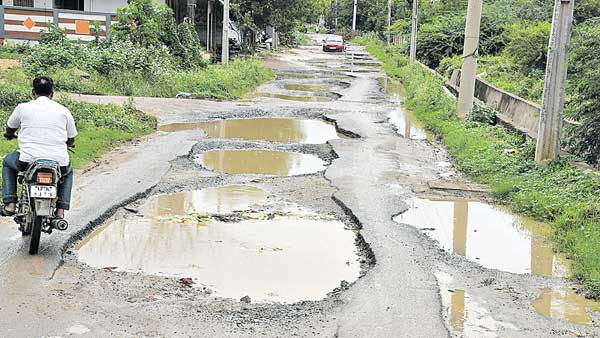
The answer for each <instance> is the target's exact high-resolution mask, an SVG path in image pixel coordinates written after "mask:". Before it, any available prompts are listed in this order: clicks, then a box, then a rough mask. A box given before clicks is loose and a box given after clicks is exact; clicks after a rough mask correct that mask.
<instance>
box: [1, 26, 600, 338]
mask: <svg viewBox="0 0 600 338" xmlns="http://www.w3.org/2000/svg"><path fill="white" fill-rule="evenodd" d="M315 39H316V40H317V41H318V37H315ZM353 58H354V61H353ZM357 60H360V62H357ZM267 65H268V66H269V67H271V68H272V69H274V71H275V72H276V73H277V79H276V80H273V81H271V82H270V83H267V84H265V85H263V86H261V87H260V88H257V89H256V91H255V93H253V94H251V95H249V96H248V97H247V98H245V99H243V100H240V101H237V102H214V101H200V100H180V99H157V98H136V100H135V101H136V105H137V107H138V108H139V109H141V110H144V111H145V112H147V113H150V114H153V115H155V116H157V118H158V119H159V124H160V128H159V129H160V130H159V131H158V132H157V133H156V134H154V135H152V136H149V137H147V138H144V139H142V140H139V141H137V142H136V144H132V145H129V146H124V147H122V148H120V149H117V150H115V151H113V152H111V153H110V154H108V155H107V156H105V157H103V158H102V159H100V160H99V161H98V163H96V164H95V165H94V166H92V167H90V168H89V169H88V170H86V171H84V172H80V173H78V175H77V181H76V191H75V194H74V195H75V205H74V210H73V212H72V213H71V214H70V215H69V221H70V223H71V224H72V227H71V229H70V230H69V231H68V232H66V233H60V234H54V235H52V236H50V237H43V239H42V243H41V250H40V255H39V256H35V257H30V256H28V255H27V254H26V247H27V241H26V240H23V239H22V238H21V237H20V235H18V232H17V230H16V226H14V225H12V224H10V223H9V222H5V221H3V222H2V223H0V234H1V235H2V237H1V239H0V272H1V274H0V284H1V288H0V296H1V299H2V302H1V304H0V332H2V335H3V336H7V337H50V336H52V337H67V336H84V337H107V336H118V337H315V336H323V337H593V336H598V335H599V334H600V328H598V324H597V322H596V321H595V319H596V318H597V316H596V315H595V313H594V312H591V311H593V310H594V309H595V308H596V306H595V303H590V302H585V301H582V300H580V299H578V298H577V295H575V294H573V293H571V292H570V288H569V284H568V283H566V281H565V279H564V278H563V274H554V273H553V272H554V270H556V271H558V270H557V269H558V268H555V266H558V264H555V262H557V261H558V258H556V259H557V260H556V261H554V259H555V258H554V256H553V255H549V258H548V257H546V256H544V257H546V258H544V261H543V262H542V263H540V264H541V266H542V265H543V266H544V268H543V269H541V268H540V269H537V268H532V269H531V270H530V271H529V270H527V267H528V264H529V262H530V261H527V262H525V263H524V264H522V265H523V266H525V270H524V271H521V270H523V269H521V270H518V271H512V272H511V271H502V268H503V265H502V264H496V265H493V264H490V266H488V265H486V264H483V263H485V262H484V261H485V260H486V259H488V257H487V256H485V257H484V256H482V255H477V254H470V253H471V252H477V251H470V250H471V248H472V247H475V246H477V245H478V244H477V243H478V242H477V240H476V239H472V235H469V234H473V233H476V232H477V231H479V232H481V233H484V232H483V231H481V230H480V229H481V228H478V227H477V226H478V224H479V223H477V215H476V209H475V208H471V209H468V210H466V211H465V209H464V205H467V202H464V203H462V202H461V203H462V204H460V203H458V204H460V205H462V206H463V208H462V209H461V208H455V209H452V208H450V209H449V210H450V211H448V212H447V213H443V212H442V210H446V209H443V208H441V207H429V205H434V206H435V205H436V204H434V203H430V204H428V203H422V204H418V205H417V204H415V203H414V202H411V201H415V199H422V200H431V201H442V200H443V201H451V202H452V201H476V202H478V203H486V202H488V197H487V196H486V194H485V189H481V188H480V189H470V188H469V187H473V185H470V184H469V182H468V181H466V180H465V179H464V178H462V177H461V175H460V174H459V173H458V172H456V170H455V169H453V168H452V165H451V160H450V159H449V158H448V156H447V154H446V152H445V150H444V149H443V147H442V146H441V145H440V144H438V143H436V142H435V141H434V140H432V138H431V137H428V135H427V134H426V133H425V132H424V131H423V130H422V129H419V126H418V123H416V122H415V121H414V119H413V117H412V116H411V115H410V113H409V112H405V111H403V110H402V107H401V104H400V103H401V102H400V101H401V95H400V96H394V95H391V93H388V92H386V85H385V83H387V82H382V81H381V79H382V78H384V77H385V75H384V74H382V73H380V71H379V70H378V68H377V65H378V63H377V62H376V60H373V59H372V58H370V57H369V56H368V55H367V54H366V53H365V52H364V51H363V50H362V49H360V48H358V47H353V48H349V51H348V54H325V53H323V52H321V51H320V50H319V47H317V46H310V47H303V48H298V49H296V50H294V51H293V53H285V54H280V55H277V56H274V57H271V58H269V59H268V60H267ZM307 98H308V99H307ZM76 99H79V100H86V101H92V102H103V103H107V102H114V103H120V102H123V101H124V100H126V98H122V97H93V96H80V95H78V96H76ZM260 128H264V129H260ZM444 187H454V188H452V189H446V188H444ZM456 187H458V188H456ZM465 187H466V188H465ZM455 204H456V203H455ZM416 206H419V207H421V208H424V209H422V210H421V211H419V212H421V213H423V214H424V215H426V216H425V217H422V218H420V219H419V220H420V221H419V222H414V221H413V218H410V217H409V216H410V215H411V214H410V213H407V212H408V211H410V210H412V211H414V210H415V208H416ZM428 208H429V209H428ZM430 209H431V210H430ZM469 210H470V211H469ZM452 212H454V214H453V213H452ZM460 212H463V215H466V216H465V219H467V218H468V219H469V220H470V221H468V220H465V221H464V222H462V223H461V222H460V221H457V220H459V218H458V216H457V215H459V214H458V213H460ZM405 213H406V215H405V216H406V217H404V218H403V217H401V216H402V215H403V214H405ZM427 215H431V217H430V218H429V217H427ZM448 215H449V216H448ZM494 215H498V216H494V217H499V218H501V217H505V216H504V214H502V213H501V212H500V211H499V212H498V213H497V214H494ZM434 216H435V217H434ZM436 217H437V218H436ZM444 217H445V218H444ZM506 217H509V215H506ZM438 218H440V219H443V220H444V221H436V220H437V219H438ZM446 218H449V219H450V226H449V228H450V229H451V230H448V231H450V235H447V234H446V233H442V231H445V230H444V229H445V228H444V227H443V224H442V223H443V222H445V219H446ZM453 220H454V222H455V223H454V226H455V227H454V228H452V225H453V223H452V221H453ZM405 222H406V223H405ZM417 223H418V224H417ZM459 223H460V224H462V227H457V224H458V225H460V224H459ZM510 224H511V223H510V222H509V225H508V227H509V228H510V226H511V225H510ZM457 229H459V230H457ZM518 230H519V231H520V232H519V233H521V232H522V231H524V230H522V229H521V228H519V229H518ZM436 231H437V232H439V234H438V233H435V236H432V235H431V233H432V232H436ZM428 232H429V235H428ZM523 233H524V235H523V236H524V237H523V236H522V237H523V238H525V239H526V240H527V239H530V238H531V243H532V244H531V248H534V249H535V248H538V247H540V245H537V244H536V245H534V243H533V242H534V236H533V235H532V234H530V233H528V232H523ZM444 236H445V237H444ZM448 236H449V237H448ZM528 236H529V237H528ZM446 238H449V242H448V243H451V244H448V245H446V246H444V242H443V241H444V240H445V239H446ZM434 239H436V240H437V241H439V243H437V242H436V241H435V240H434ZM461 240H462V241H461ZM539 241H541V242H543V241H544V238H539V237H535V242H536V243H538V244H539ZM465 243H466V244H465ZM505 249H506V250H507V251H510V250H511V249H513V248H510V247H508V248H505ZM534 249H531V250H530V248H527V247H526V248H525V249H524V250H525V251H524V252H525V253H524V254H523V255H520V256H527V254H530V260H531V264H530V265H531V266H533V265H534V264H533V261H536V262H539V261H540V260H539V259H538V258H537V256H535V254H536V252H537V251H536V250H534ZM528 250H529V251H528ZM544 250H545V249H544ZM479 256H481V257H479ZM505 256H506V255H505V253H504V252H502V250H498V252H497V253H496V255H492V258H490V259H498V260H502V259H503V258H504V257H505ZM534 256H535V257H534ZM548 264H549V265H548ZM520 266H521V265H520ZM548 266H549V268H548ZM548 269H549V270H548ZM553 269H554V270H553ZM564 269H568V267H565V268H564ZM548 271H549V272H548ZM565 304H566V305H565ZM572 304H575V305H573V306H575V307H576V309H577V310H576V311H575V313H574V314H573V313H568V311H572V309H573V306H571V305H572ZM563 310H564V311H563Z"/></svg>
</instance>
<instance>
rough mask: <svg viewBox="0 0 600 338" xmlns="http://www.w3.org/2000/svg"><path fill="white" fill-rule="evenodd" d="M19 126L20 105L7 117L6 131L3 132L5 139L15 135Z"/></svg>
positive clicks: (10, 138) (13, 137) (12, 137)
mask: <svg viewBox="0 0 600 338" xmlns="http://www.w3.org/2000/svg"><path fill="white" fill-rule="evenodd" d="M19 128H21V106H20V105H19V106H17V108H15V110H14V111H13V113H12V114H11V115H10V117H9V118H8V121H7V123H6V132H5V133H4V138H6V139H7V140H12V139H15V138H16V137H17V130H19Z"/></svg>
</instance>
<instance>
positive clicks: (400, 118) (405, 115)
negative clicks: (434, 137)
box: [377, 78, 428, 140]
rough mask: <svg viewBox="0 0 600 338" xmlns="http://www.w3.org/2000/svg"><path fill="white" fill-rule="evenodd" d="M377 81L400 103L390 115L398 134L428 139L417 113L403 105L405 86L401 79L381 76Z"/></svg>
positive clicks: (416, 138)
mask: <svg viewBox="0 0 600 338" xmlns="http://www.w3.org/2000/svg"><path fill="white" fill-rule="evenodd" d="M377 81H378V82H379V85H380V86H381V87H382V88H383V89H384V90H385V91H386V93H388V95H390V96H391V97H392V100H393V101H394V102H395V103H397V104H398V108H397V109H395V110H393V111H392V112H391V113H390V114H389V115H388V119H389V121H390V123H391V124H392V125H393V126H394V127H395V128H396V131H397V132H398V134H400V135H402V136H403V137H405V138H410V139H413V140H425V139H427V138H428V134H427V132H425V129H423V127H422V126H421V124H420V123H419V122H418V121H417V118H416V116H415V114H414V113H413V112H412V111H407V110H405V109H404V108H403V107H402V106H401V105H402V98H403V97H404V87H403V86H402V84H401V83H400V81H396V80H392V79H389V78H379V79H377Z"/></svg>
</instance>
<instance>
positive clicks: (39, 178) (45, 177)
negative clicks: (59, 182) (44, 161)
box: [35, 173, 54, 184]
mask: <svg viewBox="0 0 600 338" xmlns="http://www.w3.org/2000/svg"><path fill="white" fill-rule="evenodd" d="M53 181H54V175H53V174H52V173H37V175H36V178H35V182H36V183H37V184H52V182H53Z"/></svg>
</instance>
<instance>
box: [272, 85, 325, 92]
mask: <svg viewBox="0 0 600 338" xmlns="http://www.w3.org/2000/svg"><path fill="white" fill-rule="evenodd" d="M283 88H285V89H286V90H295V91H302V92H315V93H319V92H326V91H328V90H329V87H328V86H324V85H313V84H296V83H287V84H285V85H283Z"/></svg>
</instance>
